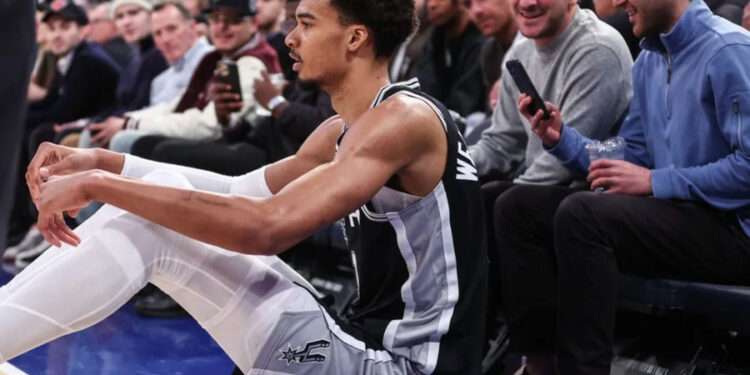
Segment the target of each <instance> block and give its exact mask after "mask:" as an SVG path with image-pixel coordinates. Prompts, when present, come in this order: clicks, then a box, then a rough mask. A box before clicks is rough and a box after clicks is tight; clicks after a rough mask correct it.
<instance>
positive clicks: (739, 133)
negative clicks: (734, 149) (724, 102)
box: [733, 99, 745, 151]
mask: <svg viewBox="0 0 750 375" xmlns="http://www.w3.org/2000/svg"><path fill="white" fill-rule="evenodd" d="M733 104H734V106H733V107H734V108H733V109H734V117H735V118H737V145H739V148H740V150H742V151H745V146H744V145H743V144H742V117H741V116H740V103H739V102H738V101H737V100H736V99H735V101H734V103H733Z"/></svg>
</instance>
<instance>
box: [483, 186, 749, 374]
mask: <svg viewBox="0 0 750 375" xmlns="http://www.w3.org/2000/svg"><path fill="white" fill-rule="evenodd" d="M494 224H495V235H496V239H497V243H498V246H499V250H500V254H499V256H500V259H501V260H502V261H501V264H500V267H501V274H502V278H501V284H502V288H503V300H504V302H503V305H504V309H505V312H506V317H507V320H508V325H509V329H510V337H511V345H513V347H514V349H516V350H518V351H521V352H523V353H526V354H545V353H549V354H553V353H554V354H555V355H556V356H557V364H558V370H559V372H560V373H561V374H599V373H601V374H606V373H608V372H609V366H610V362H611V359H612V344H613V336H614V324H615V306H616V298H617V296H616V290H617V274H618V272H626V273H632V274H638V275H643V276H647V277H666V278H674V279H684V280H693V281H702V282H711V283H723V284H740V285H748V284H750V272H748V270H749V269H750V238H748V236H747V235H746V234H745V233H744V232H743V231H742V228H741V227H740V225H739V223H738V221H737V219H736V217H735V216H734V215H732V214H730V213H726V212H722V211H718V210H716V209H714V208H711V207H709V206H708V205H706V204H703V203H700V202H694V201H675V200H660V199H654V198H644V197H632V196H624V195H609V194H600V193H593V192H581V191H577V190H572V189H568V188H560V187H544V186H528V185H518V186H515V187H512V188H510V189H508V190H507V191H506V192H505V193H503V194H502V195H500V197H499V198H498V199H497V200H496V202H495V207H494Z"/></svg>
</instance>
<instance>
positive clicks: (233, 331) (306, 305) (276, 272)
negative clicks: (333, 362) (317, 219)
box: [0, 171, 348, 372]
mask: <svg viewBox="0 0 750 375" xmlns="http://www.w3.org/2000/svg"><path fill="white" fill-rule="evenodd" d="M145 179H147V180H151V181H153V182H156V183H162V184H168V185H173V186H180V187H183V188H189V184H188V182H187V180H186V179H184V177H182V176H181V175H179V174H175V173H172V172H161V171H160V172H155V173H152V174H150V175H149V176H147V177H146V178H145ZM76 232H77V233H78V234H79V235H80V236H81V237H82V238H83V239H84V241H83V242H82V243H81V245H79V247H78V248H76V249H71V248H69V247H68V246H66V247H63V248H61V249H56V250H51V251H48V252H46V253H45V254H44V255H43V256H42V257H40V258H39V259H38V260H37V261H36V262H34V263H33V264H32V265H31V266H30V267H29V268H27V269H26V270H25V271H23V272H22V273H20V274H19V275H18V276H17V277H16V278H15V279H13V280H12V281H11V282H10V283H9V284H7V285H6V286H4V287H3V288H0V337H3V338H4V339H3V340H0V361H4V360H9V359H11V358H13V357H15V356H17V355H19V354H20V353H22V352H24V351H26V350H28V349H30V348H32V347H35V346H38V345H40V344H42V343H44V342H47V341H50V340H52V339H54V338H56V337H59V336H60V335H64V334H67V333H70V332H73V331H77V330H81V329H84V328H86V327H88V326H91V325H93V324H95V323H97V322H99V321H101V320H102V319H104V318H105V317H106V316H108V315H110V314H111V313H113V312H114V311H116V310H117V309H118V308H119V307H120V306H122V305H123V304H124V303H125V302H127V301H128V299H129V298H130V297H131V296H132V295H133V294H134V293H135V292H137V291H138V290H139V289H140V288H141V287H142V286H144V285H145V284H146V282H149V281H151V282H153V283H154V284H156V285H157V286H159V287H160V288H162V289H164V290H166V291H167V292H168V293H169V294H170V295H171V296H172V297H174V298H175V299H176V300H177V301H178V302H180V304H182V305H183V306H184V307H185V308H186V309H187V310H188V311H189V312H190V313H191V315H193V317H195V318H196V320H198V322H199V323H200V324H201V325H202V326H203V327H204V328H205V329H206V330H207V331H208V332H209V333H210V334H211V335H212V336H213V337H214V338H215V339H216V340H217V342H219V344H220V345H221V346H222V348H224V350H225V351H226V352H227V353H228V354H229V356H230V357H231V358H232V359H233V360H234V361H235V362H236V363H237V364H238V365H239V366H240V367H241V368H242V370H243V371H245V372H248V371H249V370H250V368H251V367H252V366H253V365H254V364H255V360H256V359H258V358H259V357H262V358H264V359H265V361H264V362H263V363H261V365H264V366H265V365H267V364H268V363H269V362H272V363H270V365H271V366H276V365H278V366H276V367H279V366H288V363H286V362H279V361H278V360H276V359H277V358H278V356H279V353H278V350H279V349H283V348H282V347H281V345H282V344H278V345H275V344H276V342H275V341H274V342H273V343H269V345H265V344H266V341H267V340H268V339H269V338H270V337H272V335H276V336H274V337H279V336H280V335H281V334H286V333H289V334H295V335H296V334H299V335H300V337H301V339H302V341H301V342H299V343H295V344H294V345H304V342H305V341H304V340H307V339H315V337H307V336H305V334H309V335H318V334H320V335H323V336H322V337H318V338H326V339H327V340H329V341H328V342H329V344H330V343H331V342H333V339H332V338H331V333H330V332H328V331H327V329H326V322H325V320H324V316H323V314H322V313H321V310H320V308H319V306H318V304H317V302H316V301H315V299H314V298H313V297H312V295H311V294H310V293H308V292H307V291H305V290H304V289H302V288H300V287H299V286H297V285H296V284H294V283H293V282H292V281H296V282H299V281H302V279H301V278H300V277H298V276H296V277H295V274H294V273H293V271H291V270H289V269H288V267H285V266H284V265H283V264H282V263H280V261H278V259H277V258H276V257H256V256H250V255H242V254H238V253H234V252H229V251H226V250H223V249H220V248H217V247H214V246H210V245H206V244H204V243H201V242H199V241H195V240H192V239H190V238H187V237H185V236H183V235H180V234H178V233H176V232H173V231H170V230H168V229H166V228H164V227H161V226H159V225H156V224H153V223H151V222H148V221H146V220H144V219H141V218H139V217H137V216H135V215H131V214H129V213H126V212H123V211H121V210H118V209H115V208H112V207H111V206H106V207H105V209H104V210H102V211H101V212H100V213H99V214H97V215H96V216H94V217H93V218H92V220H90V221H89V222H87V223H86V224H84V225H83V226H82V227H81V228H79V229H77V230H76ZM289 276H292V277H293V278H291V279H290V278H289ZM302 285H308V284H307V283H306V282H304V281H302ZM82 291H83V292H82ZM300 324H304V325H303V326H300ZM277 325H278V326H279V327H278V329H274V327H276V326H277ZM313 327H315V329H314V332H310V331H311V330H312V328H313ZM9 338H10V339H9ZM284 338H287V337H284ZM284 342H285V343H286V341H284ZM336 350H337V352H334V348H333V347H332V348H331V356H334V355H337V354H336V353H343V352H344V351H346V350H348V349H346V348H345V347H343V346H341V345H338V348H337V349H336ZM279 369H282V368H281V367H279Z"/></svg>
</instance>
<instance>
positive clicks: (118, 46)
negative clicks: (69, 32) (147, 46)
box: [88, 2, 133, 68]
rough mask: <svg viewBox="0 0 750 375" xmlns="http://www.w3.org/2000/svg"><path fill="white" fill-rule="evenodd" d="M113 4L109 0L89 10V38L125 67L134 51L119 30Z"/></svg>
mask: <svg viewBox="0 0 750 375" xmlns="http://www.w3.org/2000/svg"><path fill="white" fill-rule="evenodd" d="M111 5H112V4H111V3H108V2H107V3H101V4H97V5H94V6H93V7H92V8H91V9H90V10H89V13H88V15H89V23H90V24H91V26H90V30H89V40H90V41H92V42H94V43H96V44H98V45H100V46H101V47H102V48H103V49H104V50H105V51H107V53H108V54H109V56H110V57H112V59H113V60H115V62H116V63H117V64H118V65H120V67H122V68H125V67H126V66H127V65H128V62H130V56H131V55H132V52H133V51H132V48H131V47H130V46H129V45H128V42H126V41H125V39H123V37H122V36H120V34H119V33H118V31H117V25H115V21H114V20H113V19H112V10H111Z"/></svg>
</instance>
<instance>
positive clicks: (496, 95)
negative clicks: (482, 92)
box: [489, 79, 500, 112]
mask: <svg viewBox="0 0 750 375" xmlns="http://www.w3.org/2000/svg"><path fill="white" fill-rule="evenodd" d="M498 100H500V79H498V80H497V82H495V84H494V85H492V90H490V103H489V104H490V112H492V111H494V110H495V106H496V105H497V101H498Z"/></svg>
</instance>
